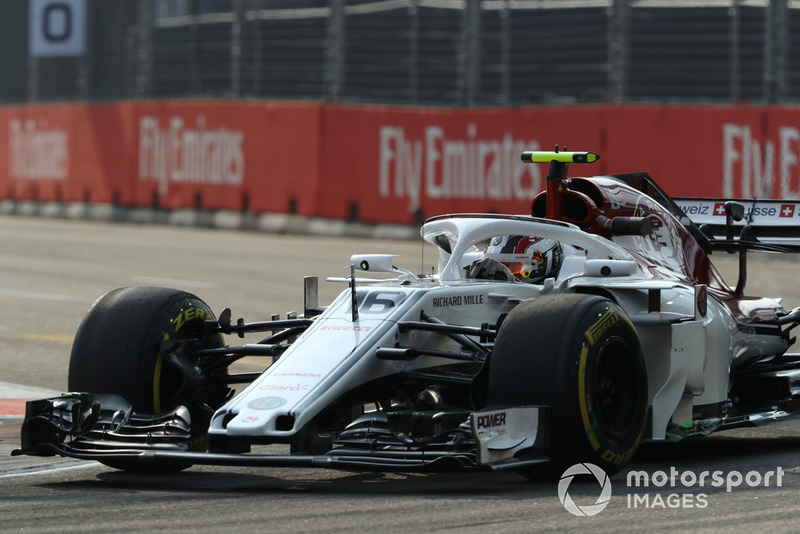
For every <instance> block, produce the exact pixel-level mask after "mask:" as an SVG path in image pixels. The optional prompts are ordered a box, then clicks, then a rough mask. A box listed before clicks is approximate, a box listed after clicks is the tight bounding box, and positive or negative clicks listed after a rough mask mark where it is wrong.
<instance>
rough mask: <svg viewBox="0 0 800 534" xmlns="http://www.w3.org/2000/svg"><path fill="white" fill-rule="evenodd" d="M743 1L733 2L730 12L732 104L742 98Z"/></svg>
mask: <svg viewBox="0 0 800 534" xmlns="http://www.w3.org/2000/svg"><path fill="white" fill-rule="evenodd" d="M740 1H741V0H733V5H732V6H731V7H730V9H729V10H728V13H729V15H730V34H731V39H730V49H731V63H730V79H731V81H730V83H731V85H730V98H731V102H734V103H735V102H736V101H737V100H739V98H740V96H741V80H740V78H739V70H740V61H741V57H740V48H739V42H740V37H739V34H740V33H741V26H742V22H741V9H740V6H739V3H740Z"/></svg>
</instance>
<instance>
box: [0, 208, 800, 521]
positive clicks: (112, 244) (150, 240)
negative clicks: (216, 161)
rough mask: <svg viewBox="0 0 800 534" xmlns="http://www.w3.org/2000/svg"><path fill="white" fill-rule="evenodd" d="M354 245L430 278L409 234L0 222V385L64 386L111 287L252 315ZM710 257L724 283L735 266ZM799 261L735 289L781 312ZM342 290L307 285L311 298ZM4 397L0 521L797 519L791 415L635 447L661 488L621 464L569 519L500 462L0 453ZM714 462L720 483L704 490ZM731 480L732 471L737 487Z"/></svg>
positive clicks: (796, 297) (798, 293) (292, 300)
mask: <svg viewBox="0 0 800 534" xmlns="http://www.w3.org/2000/svg"><path fill="white" fill-rule="evenodd" d="M359 252H387V253H395V254H399V255H400V257H399V258H398V260H397V263H398V264H399V265H400V266H402V267H406V268H408V269H411V270H414V271H419V270H420V269H423V270H425V271H428V270H429V269H430V263H431V262H432V261H433V255H432V254H430V251H428V252H427V253H426V257H425V259H421V255H422V254H421V252H422V247H421V244H420V243H419V242H408V241H383V242H381V241H375V240H356V239H344V238H331V237H325V238H319V237H302V238H300V237H290V236H275V235H264V234H253V233H245V232H239V233H236V232H227V231H218V230H217V231H214V230H211V231H209V230H198V229H187V228H173V227H163V226H134V225H113V224H106V223H87V222H73V221H61V220H47V219H35V218H23V217H0V309H2V310H3V319H2V321H0V394H2V395H3V396H4V397H6V398H8V397H9V396H11V397H13V398H15V399H19V398H25V397H29V396H36V394H37V393H47V392H48V391H61V390H63V389H64V388H65V387H66V372H67V364H68V359H69V350H70V344H71V341H72V337H73V336H74V333H75V330H76V328H77V326H78V324H79V322H80V320H81V318H82V316H83V314H84V313H85V311H86V310H87V309H88V307H89V306H90V305H91V303H92V302H93V301H94V300H95V299H96V298H97V297H99V296H100V295H102V294H103V293H105V292H106V291H108V290H110V289H113V288H115V287H119V286H126V285H164V286H171V287H178V288H181V289H186V290H189V291H192V292H194V293H196V294H198V295H199V296H200V297H201V298H203V299H204V300H206V301H207V302H208V303H209V304H210V306H211V307H212V309H213V310H215V311H217V312H219V311H220V310H222V309H223V308H224V307H231V308H232V309H233V316H234V318H236V317H244V318H245V319H246V320H261V319H264V318H266V317H268V315H269V314H271V313H285V312H286V311H291V310H298V311H299V310H300V308H301V307H302V276H303V275H306V274H314V275H318V276H320V277H321V280H324V278H325V277H326V276H343V275H344V274H345V270H344V268H345V266H346V265H347V263H348V258H349V256H350V255H351V254H353V253H359ZM715 259H717V257H716V256H715ZM718 261H719V263H720V264H721V265H723V267H724V268H723V269H722V270H723V272H724V273H728V276H727V278H728V279H729V282H731V283H734V282H735V276H734V275H733V274H730V273H733V272H735V268H734V267H733V266H734V265H735V262H734V261H732V259H731V258H727V257H724V256H723V257H720V258H718ZM798 266H800V263H796V262H795V261H793V260H787V259H779V258H778V259H776V258H768V259H760V260H756V259H753V260H751V265H750V283H749V286H748V287H749V288H750V289H751V291H749V293H751V294H756V293H762V292H763V293H764V294H767V295H770V296H778V295H782V296H784V297H785V299H786V305H787V306H797V305H800V288H798V284H797V278H798V277H797V268H798ZM342 289H343V287H342V286H340V285H337V284H330V283H327V284H326V283H325V282H321V287H320V290H321V291H320V292H321V301H322V302H323V303H324V302H325V301H326V300H330V299H331V298H332V297H333V296H334V295H335V294H337V293H338V292H339V291H340V290H342ZM243 366H250V367H252V368H255V364H254V363H251V362H245V363H244V364H243ZM14 385H22V386H26V388H41V389H26V388H20V387H19V386H14ZM19 406H21V401H19V400H14V401H5V404H3V403H2V402H0V407H3V408H4V409H5V411H3V410H0V531H2V532H11V531H14V532H16V531H20V532H82V533H83V532H111V531H126V532H155V531H170V532H198V531H205V532H221V531H235V532H248V531H256V530H258V531H260V532H342V531H345V530H349V531H354V532H365V531H390V532H420V531H448V530H457V531H460V532H482V533H485V532H536V531H541V532H564V531H578V530H580V531H586V532H621V531H648V532H664V531H669V532H676V531H687V530H691V531H695V532H726V531H733V530H736V531H737V532H752V531H756V530H758V531H761V532H768V531H769V532H796V531H797V530H798V527H797V515H798V510H800V491H798V490H800V422H787V423H780V424H776V425H771V426H766V427H763V428H755V429H740V430H734V431H729V432H726V433H719V434H715V435H713V436H710V437H707V438H700V439H694V440H688V441H685V442H682V443H679V444H650V445H645V446H643V447H642V448H641V450H640V452H639V454H638V455H637V456H636V458H635V459H634V461H633V463H632V464H631V466H630V469H633V470H642V471H645V472H647V473H648V474H649V475H650V476H652V477H653V478H652V479H653V481H661V480H663V479H662V478H661V473H664V474H666V475H670V481H669V482H667V483H666V484H665V485H664V486H662V487H657V486H654V485H651V486H649V487H647V488H644V487H639V488H636V487H628V485H627V478H626V472H623V473H620V474H618V475H616V476H614V477H613V478H612V480H611V487H612V496H611V500H610V502H609V504H608V506H607V507H606V508H605V509H604V510H603V511H602V512H600V513H599V514H597V515H594V516H592V517H576V516H573V515H572V514H570V513H569V512H567V511H566V510H565V508H564V507H563V506H562V504H561V502H560V501H559V498H558V494H557V484H556V483H532V482H529V481H527V480H525V479H523V478H521V477H519V476H517V475H516V474H514V473H503V474H484V473H472V474H460V473H448V474H382V473H353V472H340V471H326V470H314V469H267V468H257V469H253V468H228V467H193V468H191V469H189V470H187V471H185V472H183V473H179V474H174V475H163V476H145V475H132V474H127V473H122V472H118V471H114V470H111V469H109V468H106V467H104V466H102V465H99V464H96V463H87V462H77V461H73V460H68V459H60V458H31V457H11V456H10V451H11V450H12V449H13V448H15V447H16V446H18V444H19V425H20V420H21V418H20V416H19V415H14V414H13V412H14V411H15V410H17V411H18V409H19ZM15 407H16V408H15ZM9 414H10V415H9ZM779 469H780V474H781V477H780V485H778V484H777V482H778V480H777V475H778V473H779V471H778V470H779ZM704 471H706V472H708V475H707V478H706V479H705V480H706V483H705V485H703V486H700V485H699V482H698V481H697V479H699V477H700V476H701V475H702V473H703V472H704ZM715 471H719V472H720V476H721V477H722V478H723V479H724V480H725V484H723V485H722V486H719V485H713V484H712V482H713V481H712V478H711V476H712V474H713V472H715ZM770 472H772V473H773V476H772V477H771V478H770V479H769V485H765V484H764V479H765V476H766V474H767V473H770ZM748 473H749V479H748ZM736 474H741V475H742V476H743V477H744V478H745V479H744V480H743V481H742V482H741V483H740V484H738V485H736V484H734V482H735V481H736ZM693 477H694V479H695V482H694V483H691V482H692V479H693ZM748 480H749V483H748ZM728 481H730V482H731V484H730V486H731V487H730V488H727V487H726V486H728V485H729V484H728ZM756 482H758V483H756ZM673 484H674V485H673ZM727 489H730V491H727ZM599 491H600V486H599V484H598V483H597V482H596V481H595V480H594V479H588V480H587V477H579V478H576V479H575V480H574V481H573V483H572V484H571V485H570V486H569V495H570V497H571V498H572V499H573V500H574V502H575V503H576V504H577V505H578V506H586V505H591V504H594V503H595V501H596V500H597V497H598V495H599Z"/></svg>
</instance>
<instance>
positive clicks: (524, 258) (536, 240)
mask: <svg viewBox="0 0 800 534" xmlns="http://www.w3.org/2000/svg"><path fill="white" fill-rule="evenodd" d="M483 255H484V257H488V258H493V259H495V260H497V261H499V262H501V263H502V264H503V265H505V266H506V267H508V270H509V271H511V273H512V274H513V275H514V277H515V278H516V279H517V280H519V281H521V282H530V283H536V282H541V281H542V280H544V279H545V278H547V277H548V276H555V275H556V274H557V273H558V270H559V269H560V268H561V260H562V257H563V253H562V251H561V244H560V243H559V242H558V241H556V240H554V239H546V238H542V237H534V236H525V235H509V236H498V237H495V238H492V242H491V243H490V244H489V246H488V247H486V252H484V254H483Z"/></svg>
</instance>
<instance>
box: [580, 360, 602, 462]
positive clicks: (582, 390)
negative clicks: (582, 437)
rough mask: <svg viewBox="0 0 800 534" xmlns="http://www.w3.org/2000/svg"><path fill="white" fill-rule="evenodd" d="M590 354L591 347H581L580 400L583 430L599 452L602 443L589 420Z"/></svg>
mask: <svg viewBox="0 0 800 534" xmlns="http://www.w3.org/2000/svg"><path fill="white" fill-rule="evenodd" d="M588 354H589V347H587V346H586V345H583V347H581V356H580V364H579V365H578V397H579V398H578V400H579V402H580V409H581V419H582V420H583V428H584V430H585V431H586V435H587V436H588V438H589V441H590V442H591V444H592V448H594V450H599V449H600V443H599V442H598V441H597V438H596V437H595V435H594V430H593V429H592V422H591V421H590V420H589V407H588V406H587V405H586V357H587V356H588Z"/></svg>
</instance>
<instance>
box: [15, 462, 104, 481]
mask: <svg viewBox="0 0 800 534" xmlns="http://www.w3.org/2000/svg"><path fill="white" fill-rule="evenodd" d="M98 465H102V464H100V462H95V461H93V460H92V461H88V462H86V463H83V464H79V465H68V466H66V467H49V468H47V469H38V470H36V471H25V472H23V473H8V474H6V475H0V479H1V478H19V477H29V476H37V475H49V474H52V473H59V472H61V471H75V470H78V469H86V468H88V467H97V466H98Z"/></svg>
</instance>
